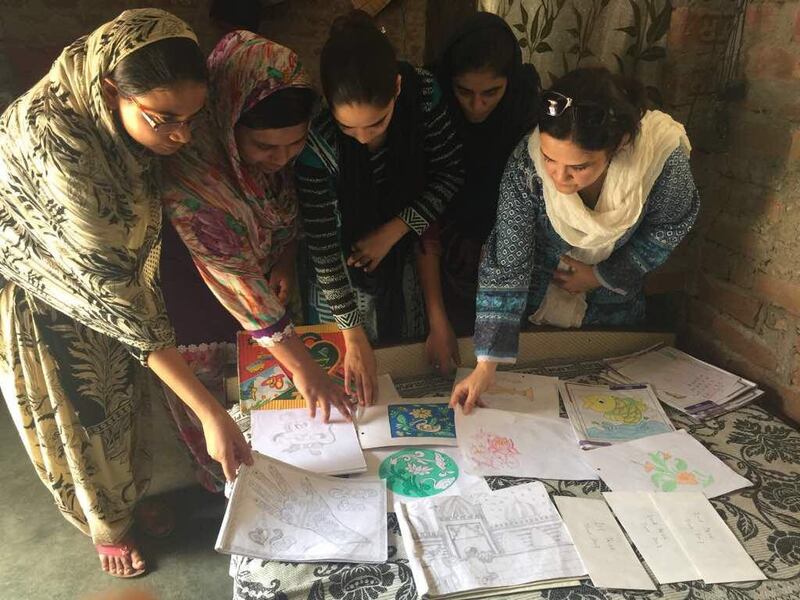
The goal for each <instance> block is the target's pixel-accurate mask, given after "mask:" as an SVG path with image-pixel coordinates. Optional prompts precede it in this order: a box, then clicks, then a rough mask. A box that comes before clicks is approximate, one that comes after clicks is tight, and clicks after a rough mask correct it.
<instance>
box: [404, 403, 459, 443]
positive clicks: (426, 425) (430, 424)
mask: <svg viewBox="0 0 800 600" xmlns="http://www.w3.org/2000/svg"><path fill="white" fill-rule="evenodd" d="M389 428H390V430H391V434H392V437H393V438H403V437H406V438H407V437H415V438H420V437H428V438H455V437H456V424H455V418H454V415H453V409H452V408H450V407H449V406H447V404H445V403H441V404H390V405H389Z"/></svg>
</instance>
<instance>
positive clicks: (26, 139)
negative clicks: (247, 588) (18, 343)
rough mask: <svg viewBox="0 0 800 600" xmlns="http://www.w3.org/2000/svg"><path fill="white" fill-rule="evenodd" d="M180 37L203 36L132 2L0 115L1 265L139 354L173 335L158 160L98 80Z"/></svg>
mask: <svg viewBox="0 0 800 600" xmlns="http://www.w3.org/2000/svg"><path fill="white" fill-rule="evenodd" d="M173 37H186V38H189V39H192V40H195V41H196V38H195V36H194V33H192V31H191V29H189V27H188V26H187V25H186V24H185V23H184V22H183V21H181V20H180V19H178V18H177V17H175V16H173V15H171V14H169V13H167V12H164V11H162V10H156V9H140V10H129V11H125V12H123V13H122V14H121V15H119V16H118V17H117V18H116V19H114V20H113V21H110V22H108V23H106V24H105V25H102V26H101V27H99V28H98V29H96V30H95V31H94V32H92V33H91V34H89V35H87V36H84V37H82V38H79V39H78V40H76V41H75V42H74V43H73V44H71V45H70V46H68V47H67V48H65V49H64V51H63V52H62V53H61V55H60V56H59V57H58V58H57V59H56V61H55V62H54V63H53V66H52V68H51V69H50V72H49V73H48V74H47V75H45V76H44V77H43V78H42V79H41V80H40V81H39V82H38V83H37V84H36V85H35V86H34V87H33V88H31V89H30V90H29V91H28V92H27V93H25V94H24V95H23V96H21V97H20V98H18V99H17V100H16V101H15V102H14V103H13V104H12V105H11V106H10V107H9V108H8V109H7V110H6V111H5V112H4V113H3V115H2V117H0V275H1V276H2V278H4V279H6V280H8V281H12V282H14V283H16V284H17V285H18V286H20V287H22V288H24V289H25V290H27V291H28V292H30V293H32V294H33V295H34V296H36V297H38V298H39V299H41V300H42V301H44V302H46V303H47V304H49V305H50V306H52V307H54V308H55V309H57V310H59V311H61V312H62V313H65V314H66V315H68V316H70V317H72V318H73V319H75V320H76V321H79V322H81V323H83V324H85V325H86V326H88V327H90V328H92V329H94V330H96V331H99V332H100V333H103V334H105V335H108V336H111V337H114V338H116V339H118V340H119V341H121V342H122V343H124V344H127V345H128V346H129V347H130V348H131V351H132V353H134V354H135V355H136V356H138V357H139V358H140V360H143V361H144V360H146V358H145V357H146V354H147V353H148V352H151V351H154V350H158V349H161V348H165V347H169V346H171V345H174V335H173V331H172V328H171V326H170V324H169V320H168V319H167V315H166V310H165V307H164V301H163V297H162V295H161V292H160V290H159V288H158V285H157V275H158V258H159V252H160V241H159V240H160V238H159V233H160V228H161V207H160V198H159V190H158V187H159V177H158V163H157V161H156V156H155V155H153V154H151V153H149V152H148V151H146V150H145V149H144V148H143V147H141V146H139V145H138V144H136V143H135V142H133V141H132V140H131V139H130V138H129V137H128V136H127V134H126V133H124V132H123V131H121V126H120V125H119V124H118V123H117V122H116V120H115V117H114V114H113V113H112V111H111V110H110V109H109V107H108V106H107V105H106V103H105V101H104V99H103V94H102V90H101V83H102V80H103V77H105V76H106V75H107V74H108V73H109V72H110V71H111V70H112V69H113V68H114V67H115V66H116V65H117V64H118V63H119V61H120V60H121V59H123V58H125V57H126V56H128V55H129V54H131V53H133V52H135V51H136V50H138V49H140V48H142V47H143V46H146V45H147V44H150V43H153V42H156V41H159V40H163V39H167V38H173Z"/></svg>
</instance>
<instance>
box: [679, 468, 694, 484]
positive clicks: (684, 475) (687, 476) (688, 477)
mask: <svg viewBox="0 0 800 600" xmlns="http://www.w3.org/2000/svg"><path fill="white" fill-rule="evenodd" d="M675 481H677V482H678V483H680V484H681V485H697V477H695V476H694V473H689V472H688V471H680V472H679V473H677V474H676V475H675Z"/></svg>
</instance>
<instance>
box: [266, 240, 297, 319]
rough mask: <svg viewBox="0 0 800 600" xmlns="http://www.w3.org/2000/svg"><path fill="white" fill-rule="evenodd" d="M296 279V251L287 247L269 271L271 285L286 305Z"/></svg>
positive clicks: (280, 300)
mask: <svg viewBox="0 0 800 600" xmlns="http://www.w3.org/2000/svg"><path fill="white" fill-rule="evenodd" d="M294 281H295V251H294V247H293V246H292V247H287V248H286V249H285V250H284V251H283V254H282V255H281V257H280V258H279V259H278V262H276V263H275V265H274V266H273V267H272V271H270V273H269V287H270V288H271V289H272V291H273V292H275V296H277V297H278V302H280V303H281V304H283V305H284V306H286V304H287V303H288V302H289V294H290V293H291V291H292V286H293V285H294Z"/></svg>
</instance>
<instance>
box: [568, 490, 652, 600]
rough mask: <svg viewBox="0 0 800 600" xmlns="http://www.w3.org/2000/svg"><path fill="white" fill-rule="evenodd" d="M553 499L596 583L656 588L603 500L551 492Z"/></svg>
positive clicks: (639, 588) (616, 586) (628, 587)
mask: <svg viewBox="0 0 800 600" xmlns="http://www.w3.org/2000/svg"><path fill="white" fill-rule="evenodd" d="M553 501H554V502H555V503H556V506H557V507H558V511H559V512H560V513H561V518H562V519H564V523H565V524H566V526H567V529H568V530H569V534H570V536H571V537H572V541H573V542H574V543H575V547H576V548H577V549H578V554H580V557H581V560H582V561H583V564H584V565H585V566H586V570H587V571H589V577H591V578H592V583H593V584H594V585H595V587H598V588H612V589H623V590H654V589H656V586H655V585H653V581H652V580H651V579H650V576H649V575H648V574H647V571H645V569H644V567H643V566H642V563H640V562H639V559H638V558H636V553H635V552H634V551H633V548H631V546H630V544H629V543H628V540H627V539H626V538H625V534H624V533H623V532H622V529H620V527H619V525H618V524H617V521H616V520H615V519H614V515H613V514H611V510H610V509H609V508H608V505H606V503H605V502H604V501H603V500H595V499H592V498H574V497H569V496H554V497H553Z"/></svg>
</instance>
